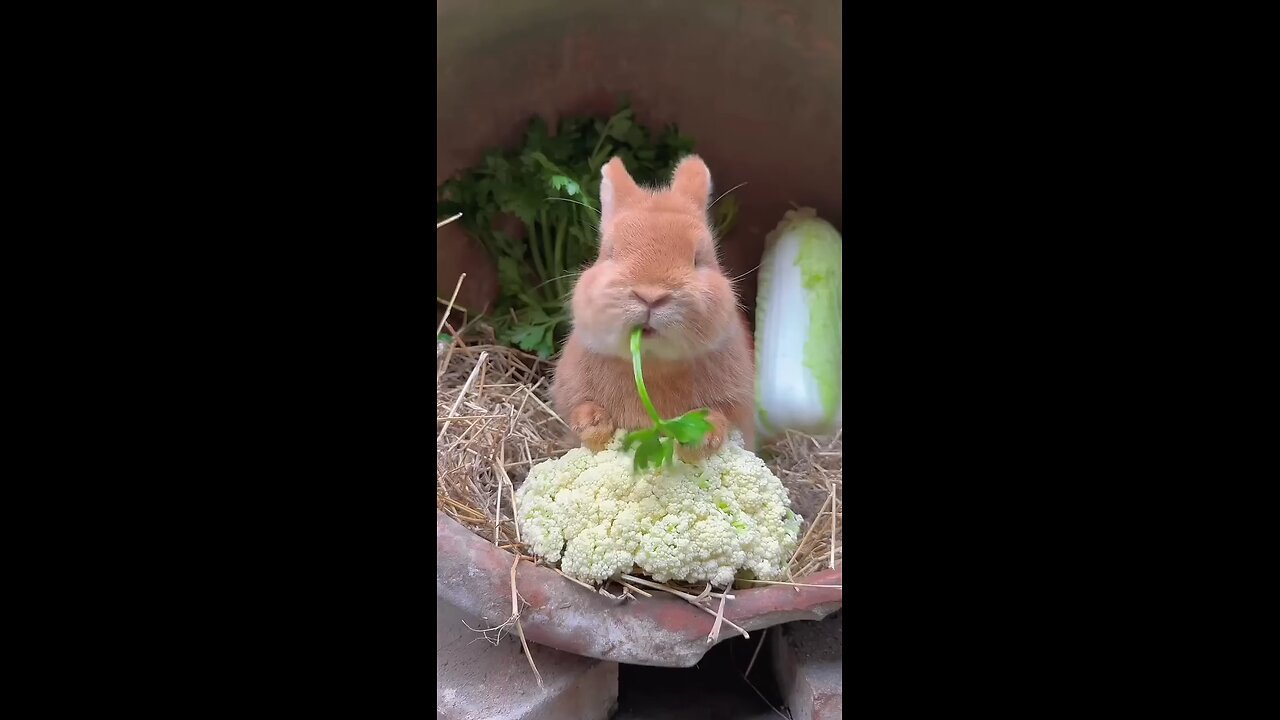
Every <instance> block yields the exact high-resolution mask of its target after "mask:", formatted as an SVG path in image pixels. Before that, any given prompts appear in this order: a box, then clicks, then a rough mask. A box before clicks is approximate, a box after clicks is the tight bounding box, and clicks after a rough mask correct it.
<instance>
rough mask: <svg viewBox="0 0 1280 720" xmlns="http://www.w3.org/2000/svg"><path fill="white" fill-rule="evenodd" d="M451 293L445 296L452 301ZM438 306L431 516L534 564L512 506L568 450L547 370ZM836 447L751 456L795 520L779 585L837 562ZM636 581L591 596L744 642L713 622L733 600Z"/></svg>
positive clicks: (821, 444)
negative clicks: (701, 621) (672, 606)
mask: <svg viewBox="0 0 1280 720" xmlns="http://www.w3.org/2000/svg"><path fill="white" fill-rule="evenodd" d="M461 284H462V278H459V283H458V285H459V286H461ZM457 291H458V288H457V287H455V288H454V298H456V297H457ZM440 302H441V304H442V305H447V307H446V308H445V313H444V317H443V318H442V320H441V321H440V328H441V330H442V331H444V330H447V331H448V333H449V335H450V339H449V342H448V343H438V344H437V347H436V507H438V508H439V509H440V510H441V511H443V512H444V513H445V514H447V515H449V516H450V517H452V518H453V519H455V520H457V521H458V522H459V523H461V524H462V525H463V526H465V527H467V528H468V529H470V530H471V531H472V532H474V533H476V534H477V535H479V536H480V537H482V538H484V539H485V540H487V541H489V542H492V543H494V544H495V545H497V546H498V547H499V548H501V549H504V550H508V551H510V552H512V553H513V554H515V555H516V556H517V558H519V559H525V560H527V561H529V562H533V563H538V562H539V560H538V559H537V558H535V557H533V556H532V555H531V554H530V553H529V552H528V548H527V546H526V545H525V544H524V543H523V542H521V539H520V531H519V528H518V523H517V517H518V516H517V508H516V507H515V505H514V503H513V501H512V499H513V498H514V495H515V490H516V488H517V487H518V486H519V485H520V483H521V482H523V480H524V478H525V476H526V475H528V472H529V469H530V468H531V467H533V466H534V465H536V464H537V463H539V462H542V461H543V460H547V459H550V458H554V457H558V456H560V455H561V454H563V453H564V452H565V451H566V450H568V449H570V448H572V447H575V446H576V444H577V443H576V441H575V439H574V437H573V436H572V433H571V432H570V430H569V427H568V425H567V424H566V423H565V422H564V420H563V419H561V418H560V417H559V416H558V415H557V414H556V413H555V411H554V410H552V408H551V406H550V398H549V393H548V384H549V382H550V372H549V371H550V370H551V369H552V367H553V365H552V363H550V362H548V361H546V360H543V359H541V358H538V357H537V356H535V355H530V354H528V353H525V352H522V351H520V350H516V349H514V348H510V347H506V346H503V345H499V344H497V343H496V342H495V341H494V338H493V335H492V331H491V330H490V329H489V328H487V326H484V325H482V324H480V325H478V324H477V323H476V322H475V319H474V318H471V319H469V320H468V321H467V322H464V323H459V327H456V328H455V326H454V324H453V323H451V322H450V319H451V317H450V313H451V312H452V311H455V310H459V308H458V307H456V306H455V305H454V304H453V299H450V301H449V302H448V303H447V304H446V303H445V302H444V301H443V300H441V301H440ZM465 315H466V313H465V311H464V312H463V316H464V317H465ZM455 322H456V320H455ZM437 334H438V333H437ZM464 338H465V339H464ZM842 448H843V440H842V437H841V435H840V434H839V433H837V434H836V435H835V436H834V437H830V438H813V437H810V436H807V435H802V434H799V433H793V432H791V433H787V435H786V436H785V437H784V438H782V439H781V440H779V441H778V442H775V443H773V444H771V445H769V446H767V447H765V448H764V449H763V450H762V451H761V453H760V454H761V457H763V458H765V460H766V462H767V463H768V464H769V467H770V469H771V470H773V472H774V474H776V475H777V476H778V477H779V479H781V480H782V482H783V484H784V485H786V487H787V490H788V493H789V494H790V496H791V500H792V506H793V507H794V508H795V510H796V512H798V513H800V514H801V515H802V516H804V525H803V526H802V528H801V541H800V543H799V546H798V547H797V548H796V551H795V553H794V555H793V557H792V558H791V563H790V566H789V579H790V580H791V582H789V583H786V582H784V583H781V584H794V585H797V586H806V585H809V584H808V583H805V582H804V579H805V578H806V576H808V575H810V574H812V573H814V572H817V571H819V570H823V569H827V568H834V567H837V566H838V565H840V563H841V562H842V557H843V553H842V548H841V542H842V535H843V533H842V524H843V523H842V516H843V511H842V502H841V497H842V492H841V490H842V473H841V467H842V463H841V460H842ZM519 559H517V562H519ZM636 573H638V570H633V573H632V574H631V575H624V576H621V577H619V578H616V579H615V580H614V581H612V582H611V583H610V584H611V585H612V586H613V587H615V588H617V590H616V592H618V593H620V594H618V595H614V594H613V593H610V592H608V589H607V588H599V589H597V590H596V591H597V592H600V593H602V594H605V595H607V596H608V597H611V598H614V599H616V600H618V601H619V602H621V601H624V600H625V599H626V598H629V597H633V596H634V595H646V596H648V595H651V593H649V592H646V591H645V590H643V589H642V588H641V586H643V587H644V588H648V589H650V590H660V591H665V592H668V593H672V594H674V595H676V596H677V597H681V598H683V599H685V600H687V601H689V602H691V603H693V604H694V605H695V606H697V607H699V608H702V609H703V610H705V611H707V612H709V613H711V614H713V615H716V616H717V621H716V623H715V628H714V629H713V632H712V634H711V635H710V636H709V637H708V640H709V641H714V640H715V639H718V630H719V628H720V625H721V624H722V623H723V624H725V625H729V626H730V627H732V628H733V629H736V630H738V631H739V632H740V633H741V634H742V635H744V636H745V635H747V633H746V632H745V631H743V630H741V628H737V627H736V626H734V625H732V623H729V622H728V621H726V620H723V607H724V603H725V601H726V600H732V598H733V595H730V594H727V592H728V591H727V590H726V594H722V593H712V592H710V590H711V588H710V586H709V585H708V586H707V587H706V588H702V587H690V586H687V585H683V584H679V583H655V582H653V581H652V580H651V579H647V578H643V577H637V576H636ZM513 576H514V565H513ZM745 582H751V583H758V584H762V585H763V584H775V583H766V581H761V580H757V581H745ZM579 584H580V585H583V583H579ZM584 587H586V588H588V589H591V588H590V586H587V585H584ZM513 595H514V593H513ZM514 605H515V603H514V601H513V606H514ZM712 606H717V607H715V609H712ZM512 614H513V617H512V618H511V619H509V620H508V621H507V623H504V625H506V626H509V625H510V624H514V625H515V627H516V629H517V632H521V627H520V622H519V612H518V611H517V610H513V611H512ZM521 634H522V632H521ZM530 663H531V664H532V658H530ZM535 672H536V668H535Z"/></svg>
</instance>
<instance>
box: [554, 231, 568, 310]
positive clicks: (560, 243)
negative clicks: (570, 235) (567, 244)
mask: <svg viewBox="0 0 1280 720" xmlns="http://www.w3.org/2000/svg"><path fill="white" fill-rule="evenodd" d="M568 231H569V222H568V220H566V221H565V222H563V223H561V224H560V227H558V228H556V251H555V261H554V262H553V263H552V265H554V266H555V273H556V293H557V296H558V297H561V298H563V297H564V296H565V289H564V240H565V233H567V232H568Z"/></svg>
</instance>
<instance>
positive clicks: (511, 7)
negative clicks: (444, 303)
mask: <svg viewBox="0 0 1280 720" xmlns="http://www.w3.org/2000/svg"><path fill="white" fill-rule="evenodd" d="M841 10H842V5H841V3H840V2H839V0H698V2H689V1H688V0H643V1H637V0H592V1H591V2H555V3H546V2H529V1H528V0H486V2H473V1H472V0H437V2H436V28H437V31H436V185H437V186H439V185H440V184H441V183H442V182H444V180H445V179H446V178H448V177H450V176H451V175H453V174H454V173H456V172H458V171H460V170H462V169H464V168H468V167H471V166H473V165H475V164H476V163H478V162H480V161H481V159H482V157H483V155H484V152H485V151H486V150H487V149H490V148H494V147H506V148H515V147H519V145H520V142H521V139H522V137H523V133H524V130H525V128H526V125H527V122H528V120H529V119H530V118H531V117H533V116H534V115H540V116H542V117H543V118H545V119H546V120H547V121H548V122H549V123H550V124H551V125H552V126H554V125H555V124H556V122H558V120H559V118H561V117H564V116H581V115H596V116H600V117H607V116H609V115H610V114H612V113H613V112H614V111H615V110H616V109H617V101H618V99H619V97H621V96H623V95H626V96H628V97H629V98H630V100H631V103H632V107H633V108H634V109H635V111H636V117H637V119H638V120H639V121H640V122H642V123H643V124H645V125H647V126H649V127H650V128H653V129H658V128H661V127H662V126H663V125H665V124H667V123H676V124H677V125H679V127H680V130H681V132H682V133H684V134H686V135H689V136H690V137H692V138H694V140H695V141H696V142H697V152H698V153H699V154H700V155H702V157H703V158H704V159H705V160H706V161H707V164H708V166H709V167H710V168H711V177H712V180H713V185H714V186H715V194H716V195H719V194H720V193H721V192H724V191H726V190H729V189H730V188H732V187H734V186H735V185H738V184H739V183H743V182H745V183H747V184H746V185H745V186H743V187H741V188H739V189H737V190H735V191H734V193H733V194H734V197H735V198H737V200H738V203H739V213H738V222H737V225H736V226H735V228H734V229H733V230H732V231H731V232H730V233H729V234H728V235H727V236H726V237H725V238H723V240H722V242H721V254H722V256H723V259H724V263H725V270H726V272H727V273H728V275H729V277H737V276H739V275H742V276H743V277H742V279H741V280H740V281H739V283H738V287H739V292H740V294H741V299H742V303H743V305H744V306H745V307H746V308H747V310H748V311H749V313H750V314H752V316H754V308H755V301H756V275H755V273H754V272H750V271H751V270H752V269H753V268H755V267H756V265H758V264H759V263H760V255H761V251H762V249H763V247H764V238H765V235H766V234H767V233H768V232H769V231H770V230H772V229H773V227H774V226H775V225H777V224H778V221H779V220H781V219H782V216H783V214H784V213H786V211H787V210H790V209H791V207H792V206H791V203H796V204H799V205H806V206H810V207H813V208H815V209H817V211H818V214H819V215H820V216H821V217H822V218H824V219H825V220H827V221H829V222H831V223H832V224H833V225H834V226H835V227H836V229H837V230H839V229H842V228H843V220H844V213H843V208H842V206H841V198H842V189H843V172H842V167H841V161H840V158H841V153H842V150H843V134H842V128H843V124H844V118H843V112H842V111H843V107H842V105H843V97H842V89H841V45H842V41H843V36H842V17H841ZM436 242H437V250H436V258H437V259H438V260H439V262H440V267H441V268H446V269H443V270H439V271H438V276H437V278H436V283H437V292H438V293H439V294H441V295H443V296H444V297H445V298H448V297H449V293H451V292H452V291H453V286H454V284H455V283H456V282H457V279H458V273H459V272H462V271H466V272H468V273H469V275H468V278H467V281H466V284H464V286H463V289H462V293H461V294H460V297H459V300H458V302H460V303H462V304H463V305H464V306H465V307H468V308H471V307H472V305H474V306H475V307H476V308H479V307H481V306H483V305H484V304H485V303H486V301H489V300H492V299H493V298H494V297H495V296H496V290H497V286H496V282H495V281H493V276H494V274H493V270H492V268H491V265H492V261H491V260H490V259H489V258H488V256H487V255H485V254H484V253H483V252H477V250H476V248H475V247H474V246H473V245H472V244H469V243H468V242H467V241H466V238H465V237H464V236H463V234H462V233H461V232H458V231H454V232H451V233H447V234H446V233H440V234H439V237H438V239H437V241H436ZM473 280H475V281H476V282H475V286H474V287H468V285H471V283H472V281H473ZM464 299H465V301H464ZM467 303H471V304H470V305H468V304H467Z"/></svg>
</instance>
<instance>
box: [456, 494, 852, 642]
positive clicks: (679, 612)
mask: <svg viewBox="0 0 1280 720" xmlns="http://www.w3.org/2000/svg"><path fill="white" fill-rule="evenodd" d="M514 561H515V556H514V555H512V554H511V553H509V552H507V551H505V550H499V549H498V548H497V547H496V546H494V545H493V544H492V543H489V542H485V540H484V539H483V538H480V537H479V536H477V535H476V534H475V533H473V532H471V531H470V530H467V529H466V528H465V527H463V526H462V525H460V524H459V523H458V522H457V521H455V520H454V519H453V518H450V517H448V516H447V515H445V514H444V513H442V512H440V511H439V510H437V511H436V595H437V596H438V597H439V598H440V599H442V600H446V601H448V602H449V603H451V604H453V605H455V606H457V607H458V608H461V609H462V610H463V611H465V612H468V613H470V614H472V615H473V616H474V617H476V618H481V619H483V620H487V621H489V624H488V625H486V627H492V626H494V625H499V624H501V623H502V622H503V621H504V620H505V619H507V618H508V617H510V615H511V564H512V563H513V562H514ZM842 575H843V570H842V569H841V568H836V569H835V570H824V571H822V572H819V573H815V574H813V575H810V576H809V577H807V578H804V579H801V580H799V582H803V583H808V584H813V585H840V584H841V577H842ZM516 587H517V589H518V591H519V593H520V597H522V598H523V599H524V601H525V602H526V603H528V606H527V607H526V608H525V609H524V612H523V614H522V615H521V618H522V623H523V625H524V633H525V637H526V638H528V640H529V641H530V642H535V643H539V644H542V645H547V646H549V647H553V648H556V649H557V650H564V651H566V652H571V653H575V654H578V655H585V656H587V657H594V658H600V659H603V660H612V661H614V662H625V663H632V664H637V665H656V666H662V667H691V666H692V665H694V664H695V663H697V662H698V661H699V660H701V659H702V656H703V655H704V654H706V652H707V650H710V649H711V647H713V645H714V644H713V643H709V642H708V641H707V635H708V634H709V633H710V632H711V626H712V624H713V623H714V622H715V618H714V617H713V616H712V615H710V614H708V613H706V612H703V611H702V610H699V609H698V608H695V607H694V606H692V605H690V604H689V603H687V602H685V601H684V600H681V599H679V598H676V597H674V596H670V595H668V594H666V593H662V592H661V591H655V592H654V597H652V598H643V597H642V598H636V599H629V600H625V601H618V600H613V599H610V598H607V597H605V596H603V595H600V594H599V593H594V592H591V591H589V590H587V589H586V588H584V587H582V586H581V585H577V584H575V583H573V582H571V581H569V580H566V579H565V578H564V577H561V576H560V575H559V574H557V573H556V572H554V571H552V570H550V569H548V568H544V567H537V566H534V565H532V564H530V563H527V562H522V563H520V565H519V567H518V568H517V569H516ZM843 594H844V593H843V590H841V589H837V588H812V587H802V588H795V587H789V586H784V585H772V586H766V587H760V588H752V589H748V590H734V591H733V595H735V596H736V597H735V599H733V600H729V601H728V602H727V603H726V604H725V610H724V616H725V618H727V619H728V620H731V621H733V622H734V623H735V624H737V625H739V626H741V627H743V628H745V629H746V630H747V631H748V632H753V631H756V630H761V629H763V628H767V627H770V626H773V625H778V624H780V623H785V622H791V621H793V620H819V619H821V618H823V617H826V616H827V615H829V614H831V613H833V612H835V611H836V610H838V609H840V607H841V604H842V598H843ZM664 595H665V597H664ZM713 609H714V607H713ZM737 634H738V633H737V631H736V630H734V629H733V628H731V627H729V626H728V625H722V626H721V630H720V638H719V642H723V641H724V640H727V639H729V638H731V637H735V636H736V635H737ZM477 637H478V635H477Z"/></svg>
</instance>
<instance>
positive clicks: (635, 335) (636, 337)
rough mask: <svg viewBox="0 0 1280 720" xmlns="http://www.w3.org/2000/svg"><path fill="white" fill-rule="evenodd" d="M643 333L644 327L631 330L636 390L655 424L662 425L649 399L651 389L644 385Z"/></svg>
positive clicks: (632, 361)
mask: <svg viewBox="0 0 1280 720" xmlns="http://www.w3.org/2000/svg"><path fill="white" fill-rule="evenodd" d="M643 334H644V328H636V329H635V330H632V331H631V367H632V368H634V369H635V371H636V390H639V391H640V402H642V403H644V409H645V410H648V411H649V417H651V418H653V422H654V424H655V425H661V424H662V417H661V416H660V415H658V411H657V409H656V408H654V407H653V402H651V401H650V400H649V391H648V390H646V389H645V387H644V373H643V372H641V370H640V336H641V335H643Z"/></svg>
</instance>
